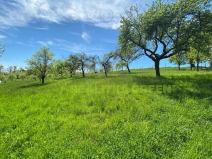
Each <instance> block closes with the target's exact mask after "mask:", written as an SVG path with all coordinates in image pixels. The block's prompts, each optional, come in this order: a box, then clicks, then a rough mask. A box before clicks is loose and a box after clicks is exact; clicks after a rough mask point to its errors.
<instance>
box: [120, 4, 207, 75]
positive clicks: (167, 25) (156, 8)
mask: <svg viewBox="0 0 212 159" xmlns="http://www.w3.org/2000/svg"><path fill="white" fill-rule="evenodd" d="M208 4H209V2H208V1H205V0H189V1H185V0H177V1H174V2H172V3H164V2H162V1H160V0H158V1H156V2H155V3H154V4H153V5H152V6H151V7H150V8H149V9H148V10H147V11H146V12H141V11H140V12H139V10H138V9H136V8H134V7H132V8H131V10H130V11H129V12H128V13H127V15H126V16H124V17H122V20H121V26H120V36H119V43H120V45H121V47H124V46H134V47H136V48H138V49H141V50H143V52H144V54H145V55H146V56H147V57H149V58H150V59H151V60H153V61H154V62H155V70H156V76H160V69H159V64H160V60H162V59H165V58H169V57H171V56H173V55H175V54H177V53H179V52H182V51H186V50H187V49H188V48H189V45H190V43H189V39H192V40H191V41H194V39H198V37H199V36H197V35H199V34H197V35H196V34H194V32H193V31H194V30H195V28H196V27H197V25H198V22H196V23H195V22H194V21H195V19H197V18H196V15H197V14H198V13H201V15H202V14H203V15H206V11H207V10H206V8H210V7H208ZM206 17H208V16H206ZM207 19H209V18H207ZM208 24H209V20H207V21H205V23H204V26H206V25H208ZM205 36H206V35H204V37H205ZM200 39H201V38H200Z"/></svg>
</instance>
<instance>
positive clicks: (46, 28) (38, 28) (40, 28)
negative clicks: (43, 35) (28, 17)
mask: <svg viewBox="0 0 212 159" xmlns="http://www.w3.org/2000/svg"><path fill="white" fill-rule="evenodd" d="M34 29H36V30H48V29H49V28H48V27H36V28H34Z"/></svg>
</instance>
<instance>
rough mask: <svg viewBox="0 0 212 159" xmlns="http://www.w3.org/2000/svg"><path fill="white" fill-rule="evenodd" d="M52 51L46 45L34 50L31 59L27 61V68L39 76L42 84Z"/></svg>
mask: <svg viewBox="0 0 212 159" xmlns="http://www.w3.org/2000/svg"><path fill="white" fill-rule="evenodd" d="M52 58H53V53H52V52H51V51H50V50H49V49H48V48H46V47H44V48H41V49H40V50H39V51H38V52H36V53H35V54H34V55H33V56H32V58H31V59H29V60H28V61H27V63H28V65H29V69H30V70H33V72H34V73H36V75H38V76H39V78H40V80H41V82H42V84H44V81H45V78H46V75H47V72H48V69H49V65H50V62H51V61H52Z"/></svg>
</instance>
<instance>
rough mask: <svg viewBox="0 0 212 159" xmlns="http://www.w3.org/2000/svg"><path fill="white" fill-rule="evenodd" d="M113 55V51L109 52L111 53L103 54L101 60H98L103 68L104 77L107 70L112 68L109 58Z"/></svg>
mask: <svg viewBox="0 0 212 159" xmlns="http://www.w3.org/2000/svg"><path fill="white" fill-rule="evenodd" d="M113 57H114V53H113V52H111V53H108V54H105V55H104V57H103V58H102V60H101V61H100V63H101V65H102V67H103V69H104V73H105V77H107V74H108V72H109V71H110V69H111V68H112V62H111V59H112V58H113Z"/></svg>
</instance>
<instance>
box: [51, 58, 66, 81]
mask: <svg viewBox="0 0 212 159" xmlns="http://www.w3.org/2000/svg"><path fill="white" fill-rule="evenodd" d="M65 66H66V65H65V61H63V60H56V61H55V62H54V63H53V64H52V69H53V71H54V72H55V73H56V74H57V75H60V76H61V77H62V76H63V74H64V72H65Z"/></svg>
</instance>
